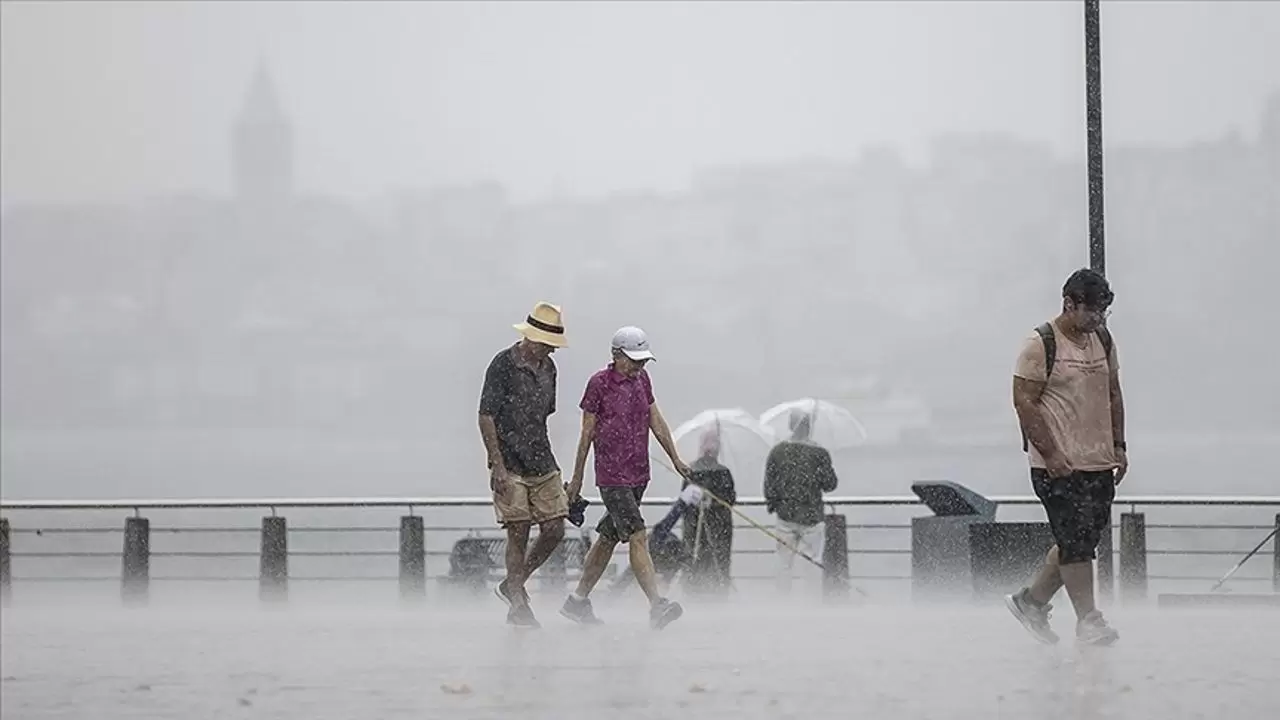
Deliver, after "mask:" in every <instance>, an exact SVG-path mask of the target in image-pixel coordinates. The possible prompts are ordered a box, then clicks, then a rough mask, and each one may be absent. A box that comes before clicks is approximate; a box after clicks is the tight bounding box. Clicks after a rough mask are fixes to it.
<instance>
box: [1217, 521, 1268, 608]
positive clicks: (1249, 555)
mask: <svg viewBox="0 0 1280 720" xmlns="http://www.w3.org/2000/svg"><path fill="white" fill-rule="evenodd" d="M1277 531H1280V525H1277V526H1276V527H1275V528H1274V529H1273V530H1272V531H1271V532H1270V533H1267V536H1266V537H1264V538H1262V542H1260V543H1258V546H1257V547H1255V548H1254V549H1252V550H1250V551H1249V554H1248V555H1245V556H1244V557H1243V558H1241V560H1240V562H1238V563H1236V566H1235V567H1233V568H1231V572H1229V573H1227V574H1226V575H1223V576H1222V579H1221V580H1219V581H1218V582H1217V583H1216V584H1215V585H1214V586H1213V587H1211V588H1209V592H1214V591H1216V590H1217V589H1218V588H1220V587H1222V583H1224V582H1226V581H1227V578H1229V577H1231V576H1232V575H1235V574H1236V571H1237V570H1239V569H1240V566H1241V565H1244V564H1245V563H1246V562H1248V561H1249V558H1251V557H1253V556H1254V555H1256V554H1257V553H1258V551H1259V550H1261V549H1262V546H1263V545H1266V544H1267V542H1268V541H1269V540H1271V538H1273V537H1275V536H1276V532H1277Z"/></svg>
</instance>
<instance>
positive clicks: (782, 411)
mask: <svg viewBox="0 0 1280 720" xmlns="http://www.w3.org/2000/svg"><path fill="white" fill-rule="evenodd" d="M806 420H807V421H808V424H809V433H808V438H807V439H808V441H809V442H812V443H813V444H815V445H821V446H822V447H824V448H827V449H828V450H844V449H846V448H852V447H858V446H859V445H862V444H863V443H864V442H866V440H867V430H866V428H864V427H863V426H862V423H860V422H858V419H857V418H856V417H854V416H853V413H851V412H849V411H848V410H846V409H845V408H842V407H840V406H839V405H836V404H834V403H830V402H827V401H826V400H818V399H816V398H803V399H801V400H791V401H789V402H784V403H780V404H778V405H774V406H773V407H771V408H769V409H768V410H765V411H764V413H763V414H761V415H760V424H761V425H763V426H765V427H767V428H769V430H770V431H771V432H772V433H773V434H774V435H775V436H776V437H777V438H779V439H788V438H790V437H792V435H793V434H794V433H795V431H796V430H797V429H798V428H799V429H801V430H803V426H802V425H801V423H802V422H803V421H806Z"/></svg>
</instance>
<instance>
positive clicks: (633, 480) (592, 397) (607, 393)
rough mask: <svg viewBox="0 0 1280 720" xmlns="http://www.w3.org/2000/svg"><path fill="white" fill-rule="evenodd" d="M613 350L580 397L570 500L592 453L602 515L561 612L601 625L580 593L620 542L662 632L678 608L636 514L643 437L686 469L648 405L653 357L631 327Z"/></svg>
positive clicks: (643, 468) (644, 469)
mask: <svg viewBox="0 0 1280 720" xmlns="http://www.w3.org/2000/svg"><path fill="white" fill-rule="evenodd" d="M612 353H613V361H612V362H611V363H609V365H608V367H606V368H604V369H603V370H601V371H599V372H597V373H596V374H595V375H592V376H591V379H590V380H589V381H588V382H587V389H586V391H585V392H584V393H583V396H582V402H581V404H580V407H581V408H582V435H581V437H580V438H579V440H578V455H577V459H576V460H575V462H574V465H573V479H572V480H571V481H570V482H569V488H568V494H569V497H570V498H577V497H578V496H579V494H580V493H581V492H582V473H583V469H584V466H585V465H586V462H587V454H588V453H589V452H590V451H591V449H592V448H595V470H596V487H597V488H598V489H599V491H600V499H601V501H603V502H604V507H605V516H604V517H603V518H601V520H600V523H599V524H598V525H597V526H596V532H597V533H598V534H599V537H598V538H597V540H596V542H595V543H593V544H592V545H591V549H590V550H589V551H588V552H587V557H586V560H585V561H584V563H583V569H582V578H581V580H580V581H579V582H578V589H577V590H576V591H574V592H573V594H571V595H569V597H568V598H566V599H565V602H564V607H562V608H561V609H560V614H561V615H563V616H564V617H566V618H568V619H570V620H573V621H574V622H577V623H581V624H598V623H599V622H600V620H599V618H597V617H596V615H595V612H594V610H593V609H592V607H591V600H590V599H589V598H588V597H587V596H588V595H589V594H590V593H591V590H592V588H594V587H595V585H596V583H597V582H599V580H600V577H601V576H602V575H603V574H604V570H605V568H606V567H607V566H608V564H609V558H610V557H612V556H613V550H614V548H615V547H616V546H617V545H618V543H620V542H625V543H627V545H628V547H629V550H630V559H631V570H632V572H633V573H635V577H636V581H637V582H638V583H639V584H640V588H641V589H642V590H644V594H645V596H646V597H648V598H649V605H650V610H649V622H650V625H652V626H653V627H654V628H655V629H658V630H661V629H662V628H664V627H666V626H667V625H668V624H670V623H671V622H672V621H674V620H676V619H677V618H679V617H680V615H681V614H682V613H683V612H684V610H683V609H682V608H681V607H680V605H679V603H675V602H672V601H670V600H668V599H666V598H664V597H662V595H661V593H660V592H659V589H658V580H657V576H656V573H655V572H654V568H653V559H652V558H651V557H650V555H649V544H648V539H647V537H646V535H647V533H646V531H645V521H644V516H643V515H642V514H641V513H640V500H641V498H643V497H644V492H645V488H647V487H648V486H649V433H650V432H652V433H653V435H654V437H656V438H657V439H658V443H659V444H660V445H661V446H662V449H663V450H665V451H666V453H667V456H668V457H669V458H671V464H672V467H674V468H675V470H676V472H678V473H680V474H681V475H683V476H684V477H688V476H689V466H688V465H686V464H685V463H684V461H682V460H681V459H680V455H679V453H678V452H677V451H676V444H675V441H674V440H672V438H671V429H670V428H669V427H668V426H667V421H666V420H665V419H664V418H663V417H662V411H661V410H659V409H658V404H657V402H655V400H654V397H653V385H652V383H651V382H650V380H649V374H648V373H646V372H645V369H644V368H645V365H647V364H648V363H649V362H651V361H653V360H654V357H653V352H652V351H650V349H649V339H648V337H647V336H646V335H645V333H644V331H643V330H641V329H640V328H637V327H624V328H621V329H620V330H618V332H616V333H615V334H614V336H613V342H612Z"/></svg>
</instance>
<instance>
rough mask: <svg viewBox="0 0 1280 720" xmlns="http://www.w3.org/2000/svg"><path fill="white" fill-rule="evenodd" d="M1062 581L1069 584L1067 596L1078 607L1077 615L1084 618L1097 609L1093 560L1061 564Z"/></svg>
mask: <svg viewBox="0 0 1280 720" xmlns="http://www.w3.org/2000/svg"><path fill="white" fill-rule="evenodd" d="M1060 572H1061V573H1062V583H1063V584H1064V585H1066V586H1067V596H1068V597H1070V598H1071V604H1072V606H1074V607H1075V609H1076V617H1077V618H1080V619H1083V618H1084V617H1085V616H1087V615H1089V613H1091V612H1093V611H1094V610H1096V609H1097V605H1096V604H1095V602H1094V597H1093V561H1092V560H1085V561H1084V562H1074V563H1071V564H1069V565H1062V566H1060Z"/></svg>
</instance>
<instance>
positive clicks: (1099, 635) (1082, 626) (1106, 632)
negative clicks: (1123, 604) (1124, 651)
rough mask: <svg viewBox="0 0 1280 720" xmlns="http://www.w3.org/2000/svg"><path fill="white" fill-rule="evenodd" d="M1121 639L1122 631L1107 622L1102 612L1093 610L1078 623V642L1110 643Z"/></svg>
mask: <svg viewBox="0 0 1280 720" xmlns="http://www.w3.org/2000/svg"><path fill="white" fill-rule="evenodd" d="M1119 639H1120V633H1118V632H1116V631H1115V628H1113V627H1111V626H1110V625H1108V624H1107V621H1106V620H1105V619H1103V617H1102V613H1100V612H1098V611H1097V610H1094V611H1093V612H1091V613H1089V614H1088V615H1085V616H1084V617H1083V618H1080V621H1079V622H1078V623H1076V642H1079V643H1083V644H1085V645H1110V644H1112V643H1114V642H1115V641H1116V640H1119Z"/></svg>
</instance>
